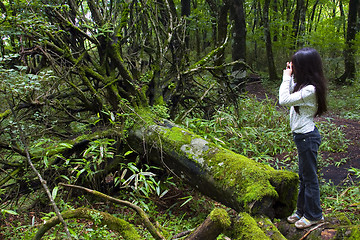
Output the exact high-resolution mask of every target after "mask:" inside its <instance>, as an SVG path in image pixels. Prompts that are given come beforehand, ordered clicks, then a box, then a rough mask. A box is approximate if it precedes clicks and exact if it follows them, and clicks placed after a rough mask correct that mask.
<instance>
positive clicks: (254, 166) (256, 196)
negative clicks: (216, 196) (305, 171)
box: [206, 148, 278, 208]
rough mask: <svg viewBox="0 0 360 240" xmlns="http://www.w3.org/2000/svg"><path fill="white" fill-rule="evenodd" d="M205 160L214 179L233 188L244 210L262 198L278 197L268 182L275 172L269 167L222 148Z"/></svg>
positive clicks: (208, 155)
mask: <svg viewBox="0 0 360 240" xmlns="http://www.w3.org/2000/svg"><path fill="white" fill-rule="evenodd" d="M215 153H216V154H215ZM206 159H207V163H208V165H209V168H210V169H211V172H212V173H213V175H214V177H215V179H216V180H217V181H218V182H219V183H220V184H224V185H227V186H229V187H232V188H235V191H236V192H237V195H238V197H239V199H238V200H239V201H240V202H243V203H244V208H247V205H248V204H250V203H252V202H254V201H261V200H262V198H263V197H264V196H270V197H273V198H275V199H276V198H277V197H278V194H277V192H276V190H275V188H274V187H273V186H272V185H271V184H270V181H269V178H270V177H271V175H272V174H273V173H274V171H275V170H273V169H272V168H271V167H269V166H266V165H263V164H260V163H257V162H255V161H253V160H251V159H249V158H246V157H245V156H242V155H239V154H236V153H234V152H231V151H229V150H226V149H223V148H216V149H215V148H213V149H212V150H210V151H209V152H208V153H207V157H206Z"/></svg>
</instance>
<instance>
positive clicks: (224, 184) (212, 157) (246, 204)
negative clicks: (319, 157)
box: [129, 118, 298, 218]
mask: <svg viewBox="0 0 360 240" xmlns="http://www.w3.org/2000/svg"><path fill="white" fill-rule="evenodd" d="M144 119H145V118H144ZM137 127H138V128H134V130H133V131H132V132H131V133H130V135H129V143H130V145H131V146H132V147H133V148H136V150H137V151H139V152H142V153H144V154H147V157H148V158H149V159H151V160H153V161H155V162H157V163H158V164H161V165H163V166H165V167H166V168H167V169H169V170H170V171H171V172H172V173H174V174H175V175H177V176H179V177H181V178H182V179H183V180H184V181H185V182H187V183H189V184H190V185H192V186H193V187H195V188H196V189H198V190H199V191H200V192H202V193H203V194H204V195H207V196H209V197H210V198H212V199H214V200H216V201H218V202H221V203H223V204H224V205H226V206H228V207H231V208H233V209H234V210H236V211H237V212H244V211H245V212H248V213H251V214H252V215H255V214H263V215H266V216H268V217H270V218H272V217H278V218H282V217H285V216H287V215H289V214H290V213H291V212H292V211H293V209H294V208H295V205H296V196H297V185H298V176H297V174H295V173H292V172H288V171H278V170H274V169H273V168H271V167H269V166H267V165H264V164H261V163H257V162H255V161H253V160H251V159H249V158H247V157H245V156H242V155H240V154H236V153H234V152H232V151H230V150H227V149H225V148H222V147H219V146H217V145H215V144H214V143H211V142H209V141H207V140H205V139H203V138H201V137H200V136H198V135H196V134H194V133H192V132H190V131H188V130H186V129H183V128H181V127H178V126H176V125H174V124H172V123H170V122H168V121H165V122H163V123H158V124H153V125H149V126H145V124H144V123H143V122H142V123H141V124H140V123H139V124H138V126H137Z"/></svg>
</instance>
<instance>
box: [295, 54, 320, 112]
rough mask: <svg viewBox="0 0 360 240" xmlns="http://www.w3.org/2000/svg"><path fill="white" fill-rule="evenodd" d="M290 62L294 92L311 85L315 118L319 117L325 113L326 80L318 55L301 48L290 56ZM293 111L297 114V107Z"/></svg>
mask: <svg viewBox="0 0 360 240" xmlns="http://www.w3.org/2000/svg"><path fill="white" fill-rule="evenodd" d="M291 62H292V67H293V73H294V77H295V81H296V85H295V88H294V92H297V91H299V90H300V89H302V88H303V87H305V86H307V85H313V86H314V87H315V94H316V100H317V111H316V113H315V117H316V116H321V114H323V113H324V112H326V111H327V103H326V94H327V80H326V78H325V76H324V71H323V65H322V61H321V57H320V54H319V53H318V52H317V51H316V50H315V49H313V48H303V49H300V50H299V51H297V52H296V53H295V54H294V55H293V56H292V58H291ZM295 111H296V112H297V113H299V111H300V110H299V106H295Z"/></svg>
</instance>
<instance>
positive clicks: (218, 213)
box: [210, 208, 231, 229]
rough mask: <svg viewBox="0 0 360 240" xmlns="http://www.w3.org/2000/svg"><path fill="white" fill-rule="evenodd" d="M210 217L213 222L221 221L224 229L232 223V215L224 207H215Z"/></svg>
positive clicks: (220, 223)
mask: <svg viewBox="0 0 360 240" xmlns="http://www.w3.org/2000/svg"><path fill="white" fill-rule="evenodd" d="M210 219H211V221H213V222H217V223H219V225H220V226H221V227H222V228H223V229H226V228H228V227H230V225H231V220H230V217H229V215H228V213H227V212H226V211H225V209H223V208H215V209H214V210H212V211H211V213H210Z"/></svg>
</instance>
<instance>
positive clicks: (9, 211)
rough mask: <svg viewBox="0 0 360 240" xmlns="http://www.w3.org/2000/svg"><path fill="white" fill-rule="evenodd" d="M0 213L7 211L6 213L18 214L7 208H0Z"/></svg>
mask: <svg viewBox="0 0 360 240" xmlns="http://www.w3.org/2000/svg"><path fill="white" fill-rule="evenodd" d="M1 213H2V214H5V213H7V214H11V215H18V213H17V212H15V211H13V210H7V209H1Z"/></svg>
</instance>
